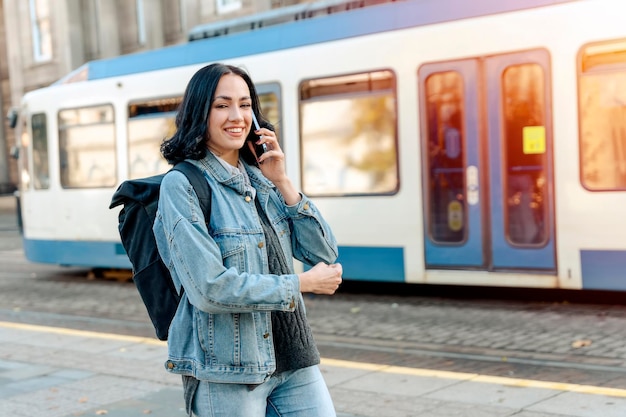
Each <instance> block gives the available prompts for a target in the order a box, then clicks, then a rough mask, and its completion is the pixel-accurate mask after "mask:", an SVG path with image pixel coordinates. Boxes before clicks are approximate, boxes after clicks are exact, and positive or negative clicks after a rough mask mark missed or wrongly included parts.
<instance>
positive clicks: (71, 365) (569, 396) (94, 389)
mask: <svg viewBox="0 0 626 417" xmlns="http://www.w3.org/2000/svg"><path fill="white" fill-rule="evenodd" d="M0 340H1V341H2V342H1V343H0V416H3V417H75V416H104V415H106V416H108V417H138V416H146V415H150V416H154V417H176V416H181V417H183V416H185V413H184V410H183V399H182V388H181V381H180V378H179V377H177V376H175V375H170V374H168V373H166V372H165V370H164V368H163V362H164V358H165V356H166V345H165V343H163V342H160V341H158V340H156V339H150V338H141V337H132V336H122V335H115V334H106V333H95V332H88V331H79V330H70V329H64V328H54V327H44V326H35V325H28V324H17V323H10V322H0ZM321 368H322V371H323V373H324V376H325V378H326V382H327V384H328V386H329V389H330V391H331V394H332V396H333V399H334V401H335V406H336V408H337V411H338V417H411V416H415V417H452V416H460V417H506V416H516V417H570V416H571V417H598V416H602V417H618V416H619V417H623V416H624V415H626V390H621V389H611V388H602V387H595V386H585V385H573V384H565V383H554V382H541V381H532V380H524V379H513V378H501V377H489V376H484V375H479V374H471V373H455V372H441V371H434V370H426V369H415V368H404V367H397V366H388V365H377V364H372V363H358V362H351V361H338V360H330V359H323V360H322V365H321Z"/></svg>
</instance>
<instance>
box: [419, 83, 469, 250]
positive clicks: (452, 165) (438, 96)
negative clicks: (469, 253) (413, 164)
mask: <svg viewBox="0 0 626 417" xmlns="http://www.w3.org/2000/svg"><path fill="white" fill-rule="evenodd" d="M425 90H426V112H427V115H428V120H427V129H428V155H427V158H428V160H427V170H428V198H427V201H428V226H429V233H430V236H431V238H432V240H433V241H435V242H444V243H460V242H462V241H464V240H465V237H466V231H467V227H466V217H467V216H466V209H467V207H466V198H465V175H464V167H465V138H464V134H463V119H464V116H463V111H464V109H463V95H464V93H463V79H462V78H461V75H460V74H459V73H457V72H454V71H448V72H443V73H438V74H432V75H430V76H429V77H428V78H427V79H426V88H425Z"/></svg>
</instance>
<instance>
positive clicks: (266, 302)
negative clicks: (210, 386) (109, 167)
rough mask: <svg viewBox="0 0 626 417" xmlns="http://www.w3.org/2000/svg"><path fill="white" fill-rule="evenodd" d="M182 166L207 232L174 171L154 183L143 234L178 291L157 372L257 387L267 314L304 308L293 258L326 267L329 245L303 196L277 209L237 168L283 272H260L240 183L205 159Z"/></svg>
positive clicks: (262, 187)
mask: <svg viewBox="0 0 626 417" xmlns="http://www.w3.org/2000/svg"><path fill="white" fill-rule="evenodd" d="M191 162H192V163H194V164H195V165H196V166H198V167H200V168H201V169H202V171H203V173H204V176H205V177H206V179H207V181H208V182H209V185H210V187H211V193H212V195H211V215H210V220H209V228H208V230H207V227H206V224H205V222H204V219H203V215H202V210H201V209H200V205H199V203H198V199H197V197H196V195H195V192H194V191H193V188H192V186H191V185H190V183H189V181H188V180H187V178H186V177H185V176H184V174H182V173H180V172H177V171H172V172H170V173H169V174H168V175H166V176H165V178H164V179H163V181H162V183H161V191H160V197H159V205H158V212H157V217H156V220H155V223H154V228H153V230H154V235H155V237H156V241H157V246H158V249H159V253H160V255H161V258H162V259H163V262H164V263H165V265H167V267H168V268H169V270H170V272H171V274H172V278H173V280H174V283H175V284H176V286H177V288H178V290H179V291H180V289H181V286H182V287H183V288H184V291H183V294H182V298H181V302H180V304H179V306H178V310H177V312H176V315H175V317H174V320H173V321H172V324H171V325H170V330H169V338H168V360H167V361H166V362H165V368H166V370H168V371H169V372H172V373H178V374H182V375H190V376H193V377H195V378H197V379H201V380H209V381H213V382H230V383H241V384H258V383H262V382H263V381H265V380H266V379H267V378H269V377H270V376H271V374H272V373H273V372H274V370H275V368H276V361H275V357H274V346H273V337H272V328H271V311H293V310H294V308H295V306H296V305H297V304H298V303H297V301H298V299H297V298H296V297H299V298H300V305H304V304H303V302H302V298H301V297H302V295H301V293H300V283H299V280H298V277H297V275H296V274H294V273H293V258H296V259H298V260H300V261H302V262H304V263H305V264H309V265H315V264H317V263H318V262H325V263H332V262H334V261H335V260H336V258H337V243H336V240H335V237H334V235H333V234H332V232H331V230H330V227H329V226H328V224H327V223H326V222H325V221H324V220H323V218H322V216H321V215H320V213H319V211H318V210H317V208H316V207H315V205H314V204H313V203H312V202H311V201H310V200H309V199H308V198H307V197H306V196H304V195H303V196H302V200H301V201H300V202H299V203H297V204H296V205H294V206H287V205H286V204H285V202H284V200H283V198H282V196H281V195H280V193H279V192H278V191H277V190H276V188H275V187H274V185H273V184H272V183H271V182H270V181H269V180H267V179H266V178H265V177H264V176H263V175H262V173H261V171H260V170H259V169H258V168H256V167H253V166H249V165H247V164H244V165H245V166H246V170H247V173H248V176H249V178H250V183H251V185H252V186H253V187H254V188H255V189H256V194H257V198H258V200H259V203H260V204H261V206H262V207H263V208H264V209H265V212H266V213H267V216H268V218H269V220H270V222H271V224H272V226H273V227H274V230H275V232H276V235H277V236H278V238H279V240H280V245H281V247H282V249H283V251H284V253H285V258H286V259H287V260H288V262H289V264H290V268H291V270H292V274H290V275H272V274H270V273H269V270H268V263H267V252H266V247H265V235H264V233H263V229H262V226H261V223H260V220H259V217H258V214H257V211H256V207H255V203H254V200H253V199H252V198H250V195H249V193H246V188H245V184H244V176H243V175H242V174H241V173H238V174H233V173H232V172H229V171H228V170H227V169H226V168H225V167H224V166H223V165H222V164H221V163H220V161H218V160H217V159H216V157H215V156H213V154H211V153H210V152H208V155H207V156H206V157H205V158H204V159H202V160H199V161H191Z"/></svg>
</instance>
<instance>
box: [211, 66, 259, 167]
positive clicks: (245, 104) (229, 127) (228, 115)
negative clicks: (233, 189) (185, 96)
mask: <svg viewBox="0 0 626 417" xmlns="http://www.w3.org/2000/svg"><path fill="white" fill-rule="evenodd" d="M251 125H252V100H251V98H250V90H249V89H248V85H247V84H246V82H245V81H244V79H243V78H241V77H240V76H238V75H235V74H225V75H223V76H222V78H221V79H220V81H219V83H218V84H217V89H216V90H215V98H214V100H213V103H212V104H211V110H210V112H209V120H208V126H207V127H208V131H209V139H208V142H207V146H208V148H209V150H211V152H213V153H214V154H216V155H218V156H219V157H221V158H222V159H224V160H225V161H226V162H228V163H230V164H231V165H233V166H237V162H238V160H239V149H241V147H242V146H243V145H244V143H245V141H246V137H247V136H248V133H249V132H250V128H251Z"/></svg>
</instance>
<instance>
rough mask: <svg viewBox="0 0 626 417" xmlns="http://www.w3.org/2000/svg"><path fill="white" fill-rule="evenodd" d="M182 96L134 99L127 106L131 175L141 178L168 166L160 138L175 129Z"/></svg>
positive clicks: (165, 169)
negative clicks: (144, 100) (136, 100)
mask: <svg viewBox="0 0 626 417" xmlns="http://www.w3.org/2000/svg"><path fill="white" fill-rule="evenodd" d="M180 102H181V98H180V97H178V98H167V99H158V100H151V101H146V102H141V103H132V104H130V105H129V107H128V177H129V178H131V179H133V178H141V177H147V176H150V175H156V174H160V173H163V172H165V171H167V170H168V168H169V165H168V163H167V161H166V160H165V158H163V156H162V155H161V142H163V140H164V139H165V138H168V137H171V136H172V135H173V134H174V131H175V123H174V119H175V118H176V110H177V109H178V105H179V104H180Z"/></svg>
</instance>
